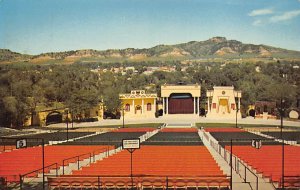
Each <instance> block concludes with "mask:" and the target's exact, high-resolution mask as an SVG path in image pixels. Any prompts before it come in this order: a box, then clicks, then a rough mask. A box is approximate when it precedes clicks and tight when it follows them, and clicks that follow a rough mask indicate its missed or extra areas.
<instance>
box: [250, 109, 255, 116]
mask: <svg viewBox="0 0 300 190" xmlns="http://www.w3.org/2000/svg"><path fill="white" fill-rule="evenodd" d="M249 115H250V116H251V117H255V110H254V109H251V110H249Z"/></svg>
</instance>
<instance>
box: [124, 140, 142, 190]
mask: <svg viewBox="0 0 300 190" xmlns="http://www.w3.org/2000/svg"><path fill="white" fill-rule="evenodd" d="M122 148H123V149H127V150H128V152H129V153H130V177H131V189H133V175H132V153H133V152H134V151H135V150H136V149H140V139H139V138H138V139H123V140H122Z"/></svg>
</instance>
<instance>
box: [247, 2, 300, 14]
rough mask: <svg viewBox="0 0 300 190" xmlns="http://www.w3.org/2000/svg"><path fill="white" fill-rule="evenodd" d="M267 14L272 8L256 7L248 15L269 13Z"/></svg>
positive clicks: (270, 12)
mask: <svg viewBox="0 0 300 190" xmlns="http://www.w3.org/2000/svg"><path fill="white" fill-rule="evenodd" d="M299 1H300V0H299ZM269 14H273V10H272V9H256V10H253V11H251V12H250V13H249V14H248V15H249V16H260V15H269Z"/></svg>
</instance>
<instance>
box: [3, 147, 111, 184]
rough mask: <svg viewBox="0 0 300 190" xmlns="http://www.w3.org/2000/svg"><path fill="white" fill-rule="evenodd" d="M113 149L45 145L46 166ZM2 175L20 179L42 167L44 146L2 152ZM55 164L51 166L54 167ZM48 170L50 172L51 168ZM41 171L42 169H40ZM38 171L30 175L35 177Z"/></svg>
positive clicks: (7, 178) (60, 164)
mask: <svg viewBox="0 0 300 190" xmlns="http://www.w3.org/2000/svg"><path fill="white" fill-rule="evenodd" d="M107 149H112V147H111V146H45V151H44V152H45V167H46V166H49V165H51V164H54V163H57V165H58V166H62V164H63V163H62V162H63V160H64V159H66V158H71V157H74V156H78V155H82V154H88V153H90V154H91V155H93V153H96V154H99V153H101V152H105V151H107ZM88 157H89V155H84V156H81V157H80V160H83V159H86V158H88ZM76 161H77V160H76V159H73V160H72V159H71V160H68V161H67V162H65V163H66V164H68V163H70V162H76ZM0 163H1V164H0V177H5V178H6V180H7V181H8V182H12V181H16V182H18V181H19V175H24V174H26V173H29V172H32V171H34V170H38V169H41V168H42V147H41V146H39V147H30V148H24V149H18V150H14V151H11V152H5V153H1V154H0ZM54 167H55V166H54V165H53V166H52V167H50V168H52V169H53V168H54ZM50 168H47V169H46V172H49V169H50ZM40 172H41V171H40ZM36 175H37V173H35V174H32V175H30V176H28V177H35V176H36Z"/></svg>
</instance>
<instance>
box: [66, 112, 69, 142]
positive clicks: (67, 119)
mask: <svg viewBox="0 0 300 190" xmlns="http://www.w3.org/2000/svg"><path fill="white" fill-rule="evenodd" d="M65 113H66V114H67V117H66V121H67V141H69V110H67V109H66V110H65Z"/></svg>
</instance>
